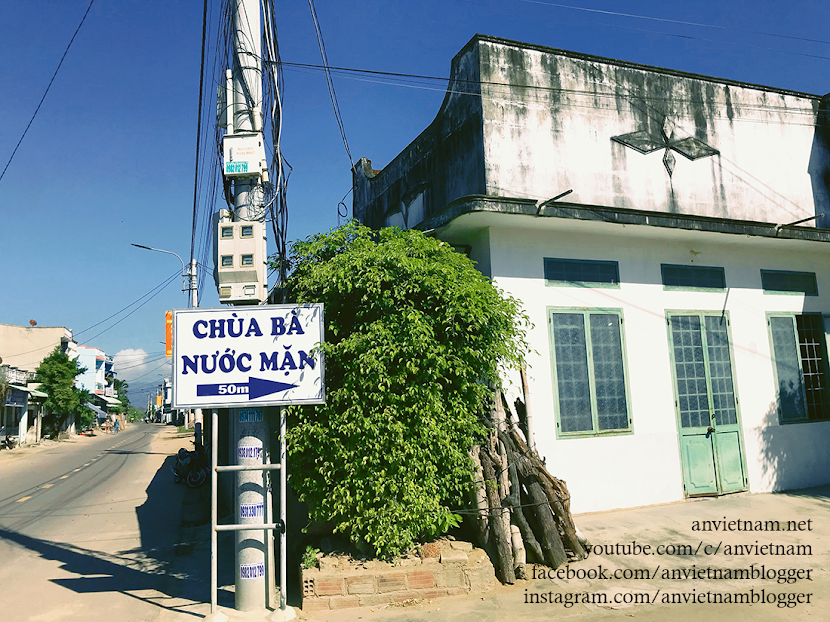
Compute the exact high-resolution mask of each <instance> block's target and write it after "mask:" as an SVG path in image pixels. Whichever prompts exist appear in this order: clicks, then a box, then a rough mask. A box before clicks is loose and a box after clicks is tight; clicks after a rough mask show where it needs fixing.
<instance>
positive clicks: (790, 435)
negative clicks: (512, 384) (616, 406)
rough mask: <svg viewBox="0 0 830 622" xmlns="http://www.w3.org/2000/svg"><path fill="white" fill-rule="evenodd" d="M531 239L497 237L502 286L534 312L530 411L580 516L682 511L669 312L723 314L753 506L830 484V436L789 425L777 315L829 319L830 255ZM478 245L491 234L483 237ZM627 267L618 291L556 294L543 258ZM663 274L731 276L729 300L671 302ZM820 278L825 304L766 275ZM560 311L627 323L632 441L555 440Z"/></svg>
mask: <svg viewBox="0 0 830 622" xmlns="http://www.w3.org/2000/svg"><path fill="white" fill-rule="evenodd" d="M514 219H515V220H517V221H518V220H521V221H522V223H521V224H522V228H518V227H517V228H510V227H505V226H499V227H492V228H490V229H489V235H488V236H487V239H489V249H490V256H489V264H490V265H489V267H490V270H491V272H492V276H493V278H494V280H495V282H496V284H497V285H498V286H499V287H500V288H502V289H503V290H505V291H506V292H507V293H509V294H511V295H512V296H514V297H516V298H518V299H520V300H522V301H523V303H524V306H525V310H526V312H527V314H528V315H529V316H530V319H531V321H532V322H533V324H534V327H533V329H532V330H531V331H530V333H529V338H530V343H531V346H532V348H534V349H535V350H536V352H535V353H532V354H531V356H530V359H529V374H530V382H531V408H532V412H533V416H534V425H535V430H536V442H537V447H538V449H539V451H540V452H541V454H542V455H543V456H544V457H545V458H546V460H547V465H548V469H549V470H550V472H551V473H552V474H554V475H555V476H557V477H560V478H562V479H564V480H566V481H567V483H568V486H569V489H570V491H571V494H572V509H573V510H574V511H575V512H586V511H599V510H607V509H612V508H621V507H632V506H638V505H648V504H655V503H663V502H669V501H676V500H679V499H682V498H683V476H682V470H681V461H680V454H679V441H678V426H677V423H676V415H675V403H674V400H675V398H674V388H673V381H672V369H671V365H672V363H671V358H670V352H669V341H668V331H667V323H666V311H667V310H696V311H697V310H699V311H720V310H724V309H725V310H726V311H727V312H728V314H729V319H730V322H731V327H730V331H731V342H732V352H733V356H734V361H733V367H734V369H735V378H734V381H735V390H736V394H737V397H738V400H739V411H740V417H741V421H742V424H743V444H744V454H745V460H746V466H747V474H748V479H749V489H750V491H752V492H768V491H772V490H781V489H793V488H804V487H809V486H814V485H819V484H825V483H828V481H830V452H828V451H827V447H828V446H830V422H829V421H823V422H813V423H793V424H787V425H780V424H779V422H778V414H777V410H776V384H775V378H774V375H773V374H774V372H773V364H772V360H771V346H770V343H769V337H768V331H767V323H766V313H767V312H773V311H777V312H796V313H798V312H802V311H806V312H823V313H825V314H827V315H830V273H828V271H827V270H826V265H827V260H828V259H830V256H829V255H830V249H827V248H826V245H823V244H821V243H812V242H804V241H790V240H777V239H760V238H749V237H746V236H737V235H725V234H717V233H702V232H696V231H695V232H684V231H680V230H672V229H658V228H653V227H634V226H626V227H623V226H620V225H610V224H607V223H586V222H584V221H583V222H579V221H567V220H558V219H557V220H556V221H555V225H554V224H553V222H552V221H553V220H554V219H535V220H534V219H530V223H531V224H536V223H538V225H537V226H533V227H528V226H527V219H524V218H521V217H519V218H516V217H514ZM479 237H481V234H479ZM545 257H555V258H566V259H594V260H597V259H599V260H614V261H617V262H619V274H620V280H621V285H620V287H619V288H618V289H606V288H583V287H551V286H546V284H545V278H544V269H543V266H544V263H543V262H544V258H545ZM661 263H669V264H681V265H702V266H720V267H723V268H725V275H726V284H727V291H726V292H699V291H664V288H663V285H662V280H661V269H660V264H661ZM762 268H763V269H770V270H794V271H807V272H815V273H816V275H817V279H818V291H819V296H817V297H815V296H813V297H810V296H802V295H772V294H765V293H764V292H763V290H762V288H761V275H760V269H762ZM549 307H586V308H614V309H622V312H623V318H624V323H623V331H624V341H625V352H624V356H625V357H626V359H627V372H628V383H629V390H630V400H631V414H632V426H633V432H634V433H633V434H629V435H620V436H606V437H599V438H567V439H557V435H556V427H555V416H554V399H555V397H554V389H553V381H552V375H551V373H552V365H551V352H550V341H549V334H548V322H547V315H546V310H547V309H548V308H549Z"/></svg>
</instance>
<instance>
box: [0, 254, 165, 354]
mask: <svg viewBox="0 0 830 622" xmlns="http://www.w3.org/2000/svg"><path fill="white" fill-rule="evenodd" d="M177 274H179V272H178V270H177V271H176V272H175V273H174V274H173V275H172V276H170V277H168V278H166V279H165V280H164V281H162V282H161V283H159V284H158V285H156V286H155V287H154V288H153V289H151V290H150V291H149V292H147V293H146V294H144V295H143V296H141V297H140V298H138V299H136V300H134V301H133V302H131V303H130V304H128V305H127V306H126V307H123V308H122V309H120V310H118V311H116V312H115V313H113V314H112V315H110V316H109V317H107V318H104V319H103V320H101V321H100V322H96V323H95V324H93V325H92V326H89V327H88V328H85V329H83V330H81V331H78V332H73V333H72V338H73V339H75V338H76V337H77V336H78V335H81V334H83V333H85V332H87V331H88V330H92V329H93V328H95V327H96V326H100V325H101V324H103V323H104V322H106V321H108V320H111V319H112V318H114V317H115V316H116V315H119V314H120V313H123V312H124V311H126V310H127V309H129V308H130V307H132V306H133V305H135V304H137V303H138V302H140V301H141V300H144V299H145V298H146V297H147V296H150V294H153V292H156V294H159V293H160V292H161V289H159V288H162V289H163V288H164V287H166V286H167V285H169V284H170V282H171V281H172V280H173V278H174V277H175V276H176V275H177ZM156 290H158V291H156ZM156 294H153V296H152V297H153V298H155V296H156ZM147 302H150V301H149V300H148V301H146V302H145V303H144V304H147ZM144 304H142V305H141V306H142V307H143V306H144ZM140 308H141V307H137V308H136V309H133V311H131V312H130V313H129V315H132V314H133V313H135V312H136V311H138V309H140ZM129 315H127V316H124V317H123V318H121V319H120V320H118V322H116V323H115V324H113V325H112V326H110V327H109V328H107V329H106V330H103V331H101V332H100V333H98V335H103V334H104V333H105V332H107V331H108V330H109V329H110V328H112V327H113V326H115V325H116V324H118V323H120V322H121V321H123V320H125V319H127V317H129ZM98 335H95V337H98ZM95 337H91V338H90V339H89V340H85V341H91V340H92V339H95ZM52 347H53V346H52V345H51V344H50V345H48V346H43V347H42V348H35V349H34V350H29V351H28V352H21V353H19V354H15V356H26V355H27V354H34V353H35V352H40V351H41V350H46V349H47V348H52Z"/></svg>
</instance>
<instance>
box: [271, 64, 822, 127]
mask: <svg viewBox="0 0 830 622" xmlns="http://www.w3.org/2000/svg"><path fill="white" fill-rule="evenodd" d="M283 65H285V66H287V67H296V68H299V69H313V70H323V69H325V68H324V67H323V66H322V65H315V64H310V63H289V62H285V61H283ZM329 69H330V70H332V71H339V72H343V73H344V74H346V75H344V77H347V78H350V79H353V80H358V81H361V82H373V83H376V84H386V85H391V86H401V87H407V88H416V89H422V90H430V91H436V92H446V93H449V94H454V95H472V96H475V97H481V98H482V99H489V100H491V101H498V100H497V99H496V98H495V97H493V96H492V95H487V94H483V93H481V92H475V91H471V90H459V89H452V90H447V89H445V88H436V87H431V86H425V85H423V84H417V83H400V82H394V81H384V80H383V79H382V78H385V77H390V78H405V79H417V80H429V81H440V82H442V83H447V84H457V85H459V86H460V87H466V86H478V85H481V86H489V87H496V88H502V87H503V88H507V89H515V88H522V89H528V90H532V91H540V92H555V93H563V94H570V95H577V96H587V97H591V98H592V99H595V100H596V99H617V98H619V97H623V98H625V99H629V100H633V101H643V102H664V103H672V104H678V103H702V101H701V100H692V99H683V98H671V97H656V96H642V95H638V94H636V93H630V92H629V93H624V92H611V91H608V92H599V91H595V90H588V89H566V88H558V87H550V86H539V85H532V84H518V83H510V82H490V81H486V80H481V81H478V80H463V79H458V78H445V77H439V76H429V75H421V74H407V73H399V72H389V71H375V70H368V69H357V68H353V67H329ZM348 74H366V75H370V76H377V77H378V78H380V79H378V80H369V79H366V78H358V77H354V76H349V75H348ZM593 84H599V83H593ZM749 88H751V85H750V86H749ZM804 95H809V94H806V93H805V94H804ZM572 107H586V108H596V107H597V105H596V104H593V103H589V104H584V105H581V106H580V105H577V104H572ZM735 107H736V109H743V110H747V111H763V112H771V111H772V112H782V113H787V114H789V115H802V116H804V117H805V120H806V119H807V118H810V119H812V118H813V117H814V116H815V114H816V113H815V110H814V109H813V108H796V109H794V108H792V107H787V106H770V105H752V104H740V105H736V106H735ZM711 116H712V117H714V118H725V117H724V115H723V114H721V115H717V114H713V115H711ZM733 120H734V121H748V122H757V123H770V122H769V121H766V120H764V119H745V118H737V117H736V118H735V119H733ZM776 124H779V125H781V124H784V125H799V126H807V127H812V126H813V123H793V122H787V121H776Z"/></svg>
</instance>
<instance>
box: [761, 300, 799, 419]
mask: <svg viewBox="0 0 830 622" xmlns="http://www.w3.org/2000/svg"><path fill="white" fill-rule="evenodd" d="M769 321H770V333H771V334H772V347H773V362H774V365H775V372H776V376H777V378H778V408H779V412H780V413H781V421H782V422H787V421H800V420H803V419H806V418H807V411H806V409H805V407H804V386H803V384H802V381H801V370H800V368H799V362H798V358H799V356H798V349H797V344H796V340H795V330H794V328H795V327H794V326H793V324H794V322H793V318H792V317H791V316H783V317H782V316H773V317H770V319H769Z"/></svg>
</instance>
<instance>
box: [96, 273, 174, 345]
mask: <svg viewBox="0 0 830 622" xmlns="http://www.w3.org/2000/svg"><path fill="white" fill-rule="evenodd" d="M178 274H179V273H178V272H176V274H174V275H173V276H171V277H170V278H169V279H167V281H166V282H165V283H164V285H163V287H161V288H160V289H159V290H158V291H157V292H156V293H155V294H153V295H152V296H150V297H149V298H148V299H147V300H145V301H144V302H142V303H141V304H140V305H138V306H137V307H136V308H135V309H133V310H132V311H130V312H129V313H128V314H127V315H125V316H124V317H122V318H121V319H120V320H118V321H117V322H114V323H113V324H111V325H110V326H109V327H107V328H105V329H104V330H102V331H101V332H100V333H98V334H97V335H94V336H93V337H90V338H89V339H85V340H84V341H92V340H93V339H95V338H97V337H100V336H101V335H103V334H104V333H106V332H107V331H109V330H112V329H113V328H115V327H116V326H118V325H119V324H120V323H121V322H123V321H124V320H126V319H127V318H128V317H130V316H131V315H132V314H133V313H135V312H136V311H138V310H139V309H140V308H141V307H143V306H144V305H146V304H147V303H148V302H150V301H151V300H152V299H153V298H155V297H156V296H158V295H159V294H160V293H161V292H163V291H164V290H165V289H166V288H167V287H168V286H169V285H170V283H172V282H173V279H175V278H176V277H177V276H178Z"/></svg>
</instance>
